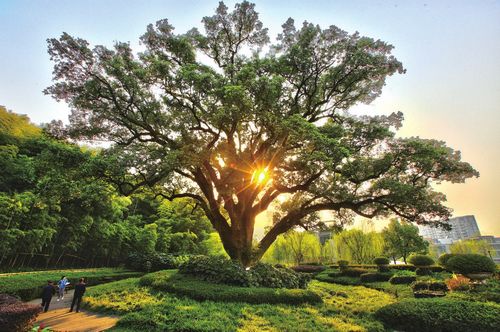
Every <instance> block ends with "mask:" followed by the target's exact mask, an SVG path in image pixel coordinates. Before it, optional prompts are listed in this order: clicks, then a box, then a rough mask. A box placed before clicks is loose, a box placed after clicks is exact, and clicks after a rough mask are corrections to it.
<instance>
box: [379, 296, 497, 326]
mask: <svg viewBox="0 0 500 332" xmlns="http://www.w3.org/2000/svg"><path fill="white" fill-rule="evenodd" d="M375 317H376V318H378V319H380V320H381V321H382V322H383V323H384V324H385V325H386V326H388V327H390V328H392V329H395V330H400V331H407V332H419V331H434V332H449V331H462V332H490V331H500V307H499V306H497V305H493V304H488V303H480V302H468V301H460V300H450V299H444V298H443V299H421V300H416V299H408V300H403V301H400V302H397V303H394V304H390V305H387V306H385V307H382V308H380V309H379V310H378V311H376V313H375Z"/></svg>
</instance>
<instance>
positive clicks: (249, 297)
mask: <svg viewBox="0 0 500 332" xmlns="http://www.w3.org/2000/svg"><path fill="white" fill-rule="evenodd" d="M141 285H144V286H151V287H152V288H153V289H156V290H160V291H166V292H169V293H173V294H176V295H178V296H186V297H189V298H191V299H194V300H198V301H207V300H210V301H216V302H246V303H253V304H261V303H267V304H277V303H284V304H301V303H310V304H314V303H321V302H322V300H321V298H320V297H319V296H318V295H317V294H316V293H314V292H312V291H310V290H307V289H285V288H266V287H239V286H229V285H224V284H215V283H211V282H208V281H203V280H199V279H196V278H194V277H189V276H185V275H182V274H179V273H172V271H160V272H155V273H151V274H149V275H146V276H144V277H143V278H141Z"/></svg>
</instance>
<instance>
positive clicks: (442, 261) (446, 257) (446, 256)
mask: <svg viewBox="0 0 500 332" xmlns="http://www.w3.org/2000/svg"><path fill="white" fill-rule="evenodd" d="M456 255H457V254H442V255H441V256H439V258H438V263H439V265H441V266H442V267H446V263H448V260H449V259H450V258H452V257H455V256H456Z"/></svg>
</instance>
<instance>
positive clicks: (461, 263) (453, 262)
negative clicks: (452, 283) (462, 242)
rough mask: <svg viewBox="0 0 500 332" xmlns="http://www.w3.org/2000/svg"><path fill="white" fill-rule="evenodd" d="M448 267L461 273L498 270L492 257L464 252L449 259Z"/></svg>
mask: <svg viewBox="0 0 500 332" xmlns="http://www.w3.org/2000/svg"><path fill="white" fill-rule="evenodd" d="M446 268H447V269H449V270H450V271H453V272H455V273H460V274H468V273H479V272H495V271H496V265H495V263H494V262H493V260H492V259H491V258H489V257H486V256H483V255H478V254H462V255H456V256H454V257H451V258H450V259H448V262H447V264H446Z"/></svg>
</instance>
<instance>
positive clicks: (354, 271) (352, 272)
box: [341, 267, 371, 277]
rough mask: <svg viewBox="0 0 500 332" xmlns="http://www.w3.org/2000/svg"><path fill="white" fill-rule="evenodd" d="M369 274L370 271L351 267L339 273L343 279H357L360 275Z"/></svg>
mask: <svg viewBox="0 0 500 332" xmlns="http://www.w3.org/2000/svg"><path fill="white" fill-rule="evenodd" d="M369 272H371V271H370V270H367V269H362V268H359V267H351V268H348V269H345V270H343V271H341V275H342V276H344V277H359V276H361V275H362V274H364V273H369Z"/></svg>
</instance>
